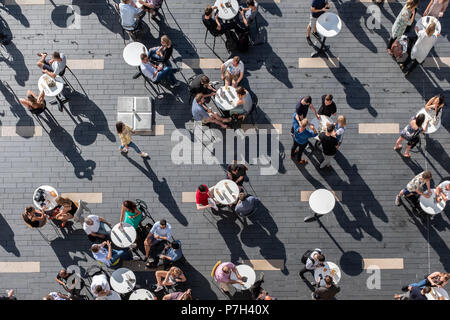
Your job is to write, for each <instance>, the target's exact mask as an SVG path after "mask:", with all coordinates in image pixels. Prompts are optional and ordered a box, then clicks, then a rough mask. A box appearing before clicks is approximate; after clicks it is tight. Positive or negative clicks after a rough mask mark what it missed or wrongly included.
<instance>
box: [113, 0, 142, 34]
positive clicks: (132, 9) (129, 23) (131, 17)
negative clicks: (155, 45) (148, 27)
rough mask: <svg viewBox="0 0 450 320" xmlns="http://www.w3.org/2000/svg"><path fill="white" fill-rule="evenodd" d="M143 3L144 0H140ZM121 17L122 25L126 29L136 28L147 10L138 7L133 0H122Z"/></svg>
mask: <svg viewBox="0 0 450 320" xmlns="http://www.w3.org/2000/svg"><path fill="white" fill-rule="evenodd" d="M138 1H139V2H140V3H141V4H142V3H144V1H143V0H138ZM119 11H120V19H121V21H122V27H123V28H124V29H125V30H130V31H132V30H135V29H136V28H137V27H138V23H139V22H140V20H141V19H142V18H143V17H144V15H145V11H144V10H142V9H139V8H137V7H136V4H135V3H134V1H133V0H122V3H120V4H119Z"/></svg>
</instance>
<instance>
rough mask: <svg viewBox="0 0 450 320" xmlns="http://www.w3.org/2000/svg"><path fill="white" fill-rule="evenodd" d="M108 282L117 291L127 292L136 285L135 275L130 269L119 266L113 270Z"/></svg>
mask: <svg viewBox="0 0 450 320" xmlns="http://www.w3.org/2000/svg"><path fill="white" fill-rule="evenodd" d="M109 283H110V284H111V287H112V288H113V289H114V291H117V292H118V293H128V292H130V291H131V290H133V289H134V287H135V285H136V276H135V274H134V273H133V271H131V270H130V269H127V268H120V269H117V270H116V271H114V272H113V274H112V275H111V278H110V279H109Z"/></svg>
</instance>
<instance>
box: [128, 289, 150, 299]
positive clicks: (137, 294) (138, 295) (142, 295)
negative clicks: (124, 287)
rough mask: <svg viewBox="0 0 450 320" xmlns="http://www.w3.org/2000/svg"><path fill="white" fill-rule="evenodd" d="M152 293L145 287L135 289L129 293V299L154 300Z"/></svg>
mask: <svg viewBox="0 0 450 320" xmlns="http://www.w3.org/2000/svg"><path fill="white" fill-rule="evenodd" d="M154 299H155V296H154V295H153V293H151V292H150V291H148V290H146V289H137V290H136V291H133V293H132V294H131V295H130V300H154Z"/></svg>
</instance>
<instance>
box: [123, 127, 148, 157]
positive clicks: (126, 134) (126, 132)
mask: <svg viewBox="0 0 450 320" xmlns="http://www.w3.org/2000/svg"><path fill="white" fill-rule="evenodd" d="M116 130H117V133H118V135H119V138H120V142H121V145H120V147H119V151H120V152H123V153H127V152H128V147H131V148H133V149H134V150H135V151H136V152H137V153H139V155H140V156H141V157H142V158H147V157H148V153H146V152H142V151H141V150H140V149H139V147H138V146H137V145H136V144H135V143H134V142H133V141H131V135H132V134H135V133H136V131H134V130H133V129H131V128H130V127H129V126H127V125H126V124H125V123H123V122H122V121H119V122H117V123H116Z"/></svg>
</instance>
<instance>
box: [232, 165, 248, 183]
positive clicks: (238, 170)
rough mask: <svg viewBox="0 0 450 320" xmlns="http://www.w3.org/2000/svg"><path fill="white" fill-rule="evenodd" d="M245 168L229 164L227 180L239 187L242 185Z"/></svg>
mask: <svg viewBox="0 0 450 320" xmlns="http://www.w3.org/2000/svg"><path fill="white" fill-rule="evenodd" d="M247 170H248V169H247V167H246V166H244V165H243V164H235V163H233V164H230V165H229V166H228V172H227V178H228V179H230V180H233V181H234V182H236V184H237V185H238V186H239V187H241V186H242V185H243V184H244V178H245V172H246V171H247Z"/></svg>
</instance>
